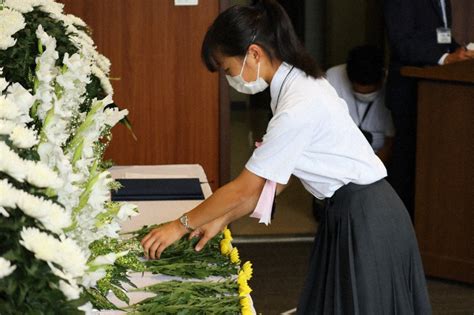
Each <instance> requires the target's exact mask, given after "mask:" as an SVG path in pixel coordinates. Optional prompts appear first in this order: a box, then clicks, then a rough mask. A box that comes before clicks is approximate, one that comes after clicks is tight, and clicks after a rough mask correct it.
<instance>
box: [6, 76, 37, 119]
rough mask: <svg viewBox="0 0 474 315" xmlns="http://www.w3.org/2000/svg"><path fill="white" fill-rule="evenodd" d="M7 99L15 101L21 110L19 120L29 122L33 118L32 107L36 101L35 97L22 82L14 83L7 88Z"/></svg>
mask: <svg viewBox="0 0 474 315" xmlns="http://www.w3.org/2000/svg"><path fill="white" fill-rule="evenodd" d="M7 100H9V101H10V102H12V103H14V104H15V105H16V106H17V107H18V110H19V112H20V115H19V116H20V117H19V118H18V121H19V122H21V123H29V122H30V121H32V120H33V119H32V118H31V117H30V109H31V106H33V103H34V102H35V97H34V96H33V95H31V93H30V92H29V91H28V90H26V89H25V88H24V87H23V86H22V85H21V84H19V83H13V84H12V85H10V86H9V87H8V89H7Z"/></svg>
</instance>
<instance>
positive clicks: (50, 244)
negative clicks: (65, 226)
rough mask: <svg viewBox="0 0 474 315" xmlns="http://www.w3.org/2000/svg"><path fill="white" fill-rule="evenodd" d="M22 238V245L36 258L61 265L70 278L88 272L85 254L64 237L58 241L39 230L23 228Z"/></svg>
mask: <svg viewBox="0 0 474 315" xmlns="http://www.w3.org/2000/svg"><path fill="white" fill-rule="evenodd" d="M20 237H21V240H20V244H21V245H23V246H24V247H25V248H26V249H28V250H29V251H31V252H33V253H34V254H35V257H36V258H38V259H41V260H44V261H47V262H51V263H55V264H57V265H59V266H60V267H61V268H62V270H63V271H64V274H66V275H68V276H70V277H73V278H77V277H81V276H83V275H84V273H85V271H86V270H87V265H86V263H87V257H86V255H85V253H84V252H83V251H82V250H81V248H80V247H79V246H78V245H77V244H76V243H75V242H74V241H73V240H72V239H69V238H66V237H65V236H64V235H61V239H59V240H58V239H57V238H55V237H53V236H52V235H50V234H47V233H44V232H41V231H40V230H38V229H37V228H34V227H23V229H22V231H21V232H20Z"/></svg>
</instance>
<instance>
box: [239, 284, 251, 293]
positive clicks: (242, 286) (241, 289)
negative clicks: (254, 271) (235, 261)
mask: <svg viewBox="0 0 474 315" xmlns="http://www.w3.org/2000/svg"><path fill="white" fill-rule="evenodd" d="M250 292H252V289H251V288H250V287H249V285H248V284H247V282H245V283H241V284H240V286H239V296H246V295H249V294H250Z"/></svg>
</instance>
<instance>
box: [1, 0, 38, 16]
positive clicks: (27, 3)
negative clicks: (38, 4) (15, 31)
mask: <svg viewBox="0 0 474 315" xmlns="http://www.w3.org/2000/svg"><path fill="white" fill-rule="evenodd" d="M33 3H34V0H5V2H4V5H5V6H7V7H9V8H10V9H14V10H16V11H18V12H21V13H28V12H31V11H33Z"/></svg>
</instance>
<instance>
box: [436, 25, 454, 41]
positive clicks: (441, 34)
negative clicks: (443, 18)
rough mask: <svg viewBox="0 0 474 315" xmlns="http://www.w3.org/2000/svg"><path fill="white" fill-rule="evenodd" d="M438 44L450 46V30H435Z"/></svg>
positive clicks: (446, 28) (441, 28)
mask: <svg viewBox="0 0 474 315" xmlns="http://www.w3.org/2000/svg"><path fill="white" fill-rule="evenodd" d="M436 35H437V38H438V44H451V29H450V28H448V27H438V28H437V29H436Z"/></svg>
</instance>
